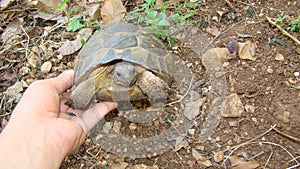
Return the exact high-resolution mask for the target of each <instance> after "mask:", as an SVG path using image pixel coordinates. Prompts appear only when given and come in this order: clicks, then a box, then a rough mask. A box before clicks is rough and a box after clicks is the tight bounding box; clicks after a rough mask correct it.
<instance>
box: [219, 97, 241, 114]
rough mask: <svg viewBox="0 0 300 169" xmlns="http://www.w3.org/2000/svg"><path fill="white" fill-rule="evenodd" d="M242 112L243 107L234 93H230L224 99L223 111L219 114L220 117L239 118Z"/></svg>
mask: <svg viewBox="0 0 300 169" xmlns="http://www.w3.org/2000/svg"><path fill="white" fill-rule="evenodd" d="M243 112H244V106H243V104H242V101H241V99H240V97H239V96H238V95H237V94H236V93H232V94H230V95H229V96H227V97H226V99H225V105H224V109H223V111H222V112H221V116H222V117H241V115H242V113H243Z"/></svg>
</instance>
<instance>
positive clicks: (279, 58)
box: [275, 53, 284, 61]
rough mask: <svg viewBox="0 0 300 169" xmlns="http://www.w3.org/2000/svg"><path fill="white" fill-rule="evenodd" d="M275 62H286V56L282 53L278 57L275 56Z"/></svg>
mask: <svg viewBox="0 0 300 169" xmlns="http://www.w3.org/2000/svg"><path fill="white" fill-rule="evenodd" d="M275 60H277V61H284V56H283V55H282V54H280V53H277V54H276V56H275Z"/></svg>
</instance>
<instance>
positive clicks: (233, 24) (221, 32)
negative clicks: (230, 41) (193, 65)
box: [199, 19, 245, 54]
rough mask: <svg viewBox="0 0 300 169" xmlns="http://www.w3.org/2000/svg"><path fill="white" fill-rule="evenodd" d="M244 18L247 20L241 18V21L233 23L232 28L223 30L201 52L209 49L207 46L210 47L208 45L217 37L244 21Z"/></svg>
mask: <svg viewBox="0 0 300 169" xmlns="http://www.w3.org/2000/svg"><path fill="white" fill-rule="evenodd" d="M244 20H245V19H242V20H240V21H239V22H237V23H235V24H233V25H232V26H231V27H230V28H228V29H226V30H224V31H223V32H221V33H219V34H218V35H217V36H216V37H215V38H214V39H213V40H211V41H210V42H209V44H208V45H206V46H205V48H203V50H202V51H201V52H200V53H199V54H202V53H204V51H206V49H207V48H208V47H209V46H210V45H211V44H212V43H213V42H214V41H215V40H216V39H218V38H219V37H220V36H221V35H222V34H224V33H226V32H227V31H229V30H231V29H232V28H233V27H235V26H236V25H238V24H240V23H241V22H243V21H244Z"/></svg>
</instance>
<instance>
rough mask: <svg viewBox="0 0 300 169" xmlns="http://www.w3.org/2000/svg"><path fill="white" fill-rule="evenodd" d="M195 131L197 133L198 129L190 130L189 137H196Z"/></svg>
mask: <svg viewBox="0 0 300 169" xmlns="http://www.w3.org/2000/svg"><path fill="white" fill-rule="evenodd" d="M195 131H196V129H189V131H188V133H189V135H192V136H193V135H195Z"/></svg>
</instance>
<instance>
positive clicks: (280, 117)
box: [276, 111, 291, 124]
mask: <svg viewBox="0 0 300 169" xmlns="http://www.w3.org/2000/svg"><path fill="white" fill-rule="evenodd" d="M290 114H291V113H290V112H288V111H284V112H283V114H282V115H278V116H277V117H276V119H277V120H279V121H280V122H282V123H285V124H286V123H289V122H290V120H289V117H290Z"/></svg>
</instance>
